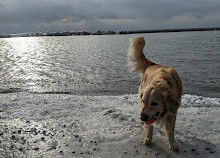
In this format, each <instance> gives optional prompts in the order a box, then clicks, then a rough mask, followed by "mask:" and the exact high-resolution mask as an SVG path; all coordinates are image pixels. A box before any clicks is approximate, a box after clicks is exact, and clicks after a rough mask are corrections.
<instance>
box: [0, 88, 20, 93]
mask: <svg viewBox="0 0 220 158" xmlns="http://www.w3.org/2000/svg"><path fill="white" fill-rule="evenodd" d="M21 91H22V89H20V88H8V89H0V94H5V93H15V92H21Z"/></svg>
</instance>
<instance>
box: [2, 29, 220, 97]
mask: <svg viewBox="0 0 220 158" xmlns="http://www.w3.org/2000/svg"><path fill="white" fill-rule="evenodd" d="M139 35H140V36H144V37H145V39H146V47H145V55H146V57H147V58H148V59H150V60H152V61H154V62H156V63H159V64H163V65H166V66H172V67H173V68H175V69H176V70H177V72H178V73H179V75H180V77H181V79H182V82H183V86H184V93H185V94H191V95H198V96H204V97H216V98H220V31H206V32H178V33H155V34H132V35H106V36H65V37H19V38H2V39H0V93H9V92H17V91H21V92H34V93H68V94H79V95H123V94H136V93H137V89H138V86H139V82H140V77H139V76H138V75H137V74H132V73H130V72H129V70H128V67H127V52H128V47H129V39H130V38H131V37H133V36H139Z"/></svg>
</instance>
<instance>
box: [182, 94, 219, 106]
mask: <svg viewBox="0 0 220 158" xmlns="http://www.w3.org/2000/svg"><path fill="white" fill-rule="evenodd" d="M182 104H205V105H218V106H220V98H210V97H202V96H197V95H191V94H184V95H183V96H182Z"/></svg>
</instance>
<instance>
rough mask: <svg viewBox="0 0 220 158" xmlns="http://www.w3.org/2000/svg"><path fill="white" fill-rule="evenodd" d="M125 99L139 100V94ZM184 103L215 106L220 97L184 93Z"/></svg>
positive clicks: (182, 101) (217, 104) (219, 101)
mask: <svg viewBox="0 0 220 158" xmlns="http://www.w3.org/2000/svg"><path fill="white" fill-rule="evenodd" d="M123 98H124V99H129V100H137V98H138V95H137V94H126V95H124V96H123ZM181 103H182V104H185V105H186V104H187V105H191V104H197V105H199V106H202V105H204V106H207V105H213V106H220V98H210V97H202V96H197V95H192V94H184V95H183V96H182V100H181Z"/></svg>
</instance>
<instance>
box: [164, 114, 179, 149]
mask: <svg viewBox="0 0 220 158" xmlns="http://www.w3.org/2000/svg"><path fill="white" fill-rule="evenodd" d="M175 122H176V115H169V116H167V118H166V121H165V131H166V137H167V139H168V145H169V148H170V149H171V150H173V151H178V150H179V147H178V145H177V143H176V141H175V138H174V130H175Z"/></svg>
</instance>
